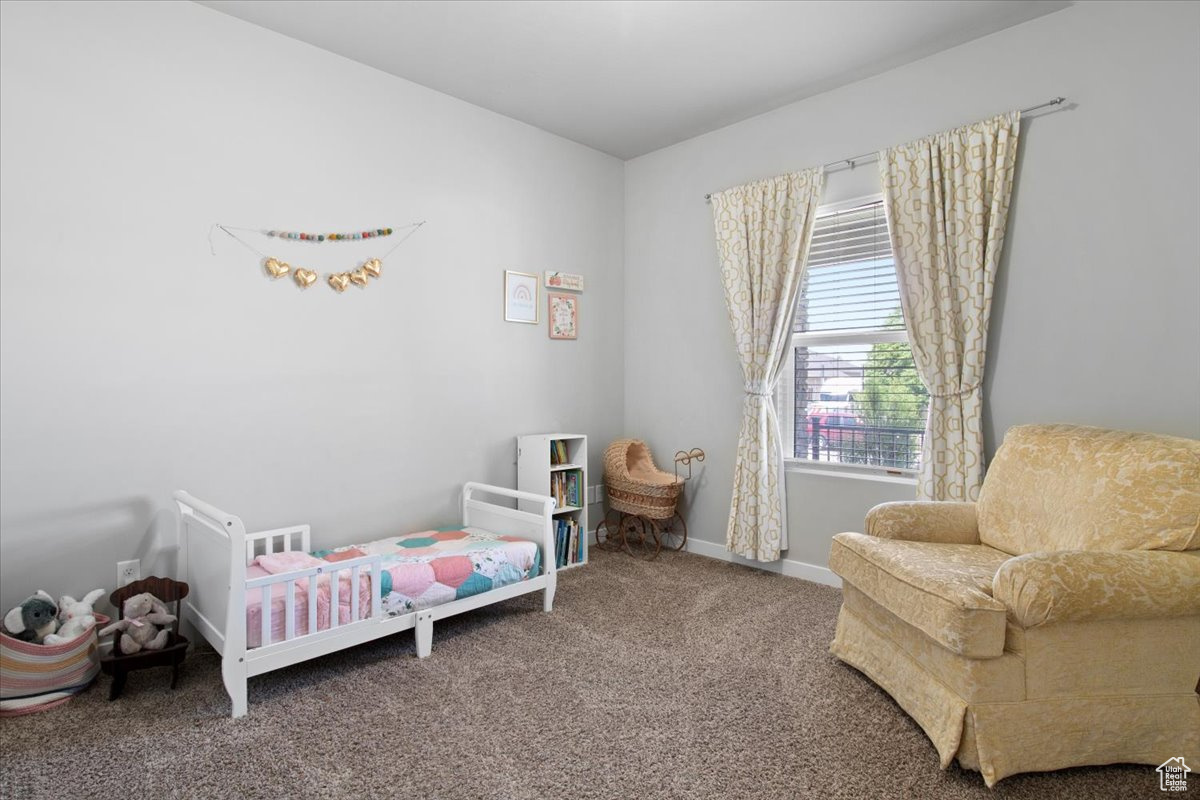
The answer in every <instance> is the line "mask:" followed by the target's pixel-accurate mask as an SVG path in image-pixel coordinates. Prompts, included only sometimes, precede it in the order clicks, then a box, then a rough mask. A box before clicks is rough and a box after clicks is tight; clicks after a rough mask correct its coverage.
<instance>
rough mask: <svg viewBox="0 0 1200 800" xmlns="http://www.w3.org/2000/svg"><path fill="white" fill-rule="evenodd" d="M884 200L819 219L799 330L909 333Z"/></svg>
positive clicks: (814, 232)
mask: <svg viewBox="0 0 1200 800" xmlns="http://www.w3.org/2000/svg"><path fill="white" fill-rule="evenodd" d="M899 308H900V289H899V287H898V286H897V285H896V265H895V263H894V262H893V261H892V245H891V242H890V241H889V239H888V230H887V219H886V217H885V215H884V211H883V201H879V202H874V203H869V204H866V205H862V206H858V207H856V208H851V209H848V210H845V211H837V212H834V213H832V214H828V215H826V216H822V217H818V219H817V222H816V225H815V227H814V228H813V240H812V247H811V248H810V249H809V251H808V272H807V273H806V276H805V287H804V289H803V294H802V295H801V304H800V308H799V309H798V310H797V312H796V328H795V329H796V331H797V332H798V333H811V332H817V331H826V332H828V331H865V330H872V331H878V330H903V329H904V320H903V318H901V317H900V315H899V314H893V313H892V312H894V311H896V310H898V309H899Z"/></svg>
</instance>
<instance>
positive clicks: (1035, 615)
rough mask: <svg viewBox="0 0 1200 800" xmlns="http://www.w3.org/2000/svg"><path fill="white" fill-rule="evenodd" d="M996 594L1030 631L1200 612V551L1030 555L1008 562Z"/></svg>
mask: <svg viewBox="0 0 1200 800" xmlns="http://www.w3.org/2000/svg"><path fill="white" fill-rule="evenodd" d="M992 596H993V597H994V598H995V599H997V600H999V601H1000V602H1001V603H1003V604H1004V605H1005V607H1006V608H1007V609H1008V617H1009V619H1011V620H1013V621H1015V622H1017V623H1019V624H1021V625H1022V626H1023V627H1026V628H1033V627H1036V626H1038V625H1048V624H1051V623H1055V622H1083V621H1092V620H1102V619H1152V618H1158V617H1182V616H1190V615H1192V614H1200V552H1170V551H1165V550H1118V551H1103V550H1068V551H1063V552H1055V553H1029V554H1026V555H1023V556H1017V557H1015V558H1010V559H1009V560H1008V561H1005V562H1004V563H1003V564H1001V565H1000V569H999V570H997V572H996V577H995V578H994V579H993V580H992Z"/></svg>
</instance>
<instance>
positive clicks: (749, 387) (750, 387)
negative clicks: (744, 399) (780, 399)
mask: <svg viewBox="0 0 1200 800" xmlns="http://www.w3.org/2000/svg"><path fill="white" fill-rule="evenodd" d="M743 388H744V389H745V390H746V394H749V395H753V396H754V397H770V396H771V395H773V394H775V393H774V392H770V391H766V390H760V389H757V388H755V386H754V384H752V383H747V384H746V385H745V386H744V387H743Z"/></svg>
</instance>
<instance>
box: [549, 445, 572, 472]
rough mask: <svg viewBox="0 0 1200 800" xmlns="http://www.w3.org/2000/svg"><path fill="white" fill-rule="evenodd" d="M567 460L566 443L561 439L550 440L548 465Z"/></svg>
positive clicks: (564, 462) (555, 465)
mask: <svg viewBox="0 0 1200 800" xmlns="http://www.w3.org/2000/svg"><path fill="white" fill-rule="evenodd" d="M566 463H568V462H567V443H566V442H565V441H563V440H562V439H551V440H550V466H552V467H557V466H559V465H560V464H566Z"/></svg>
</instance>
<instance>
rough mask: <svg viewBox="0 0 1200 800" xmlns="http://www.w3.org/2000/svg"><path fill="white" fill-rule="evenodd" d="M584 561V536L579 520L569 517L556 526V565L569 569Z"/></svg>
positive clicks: (557, 522) (556, 523) (559, 521)
mask: <svg viewBox="0 0 1200 800" xmlns="http://www.w3.org/2000/svg"><path fill="white" fill-rule="evenodd" d="M582 560H583V536H582V535H581V530H580V527H579V520H577V519H575V518H574V517H567V518H565V519H560V520H558V521H556V522H555V525H554V565H555V566H556V567H567V566H570V565H571V564H578V563H579V562H580V561H582Z"/></svg>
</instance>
